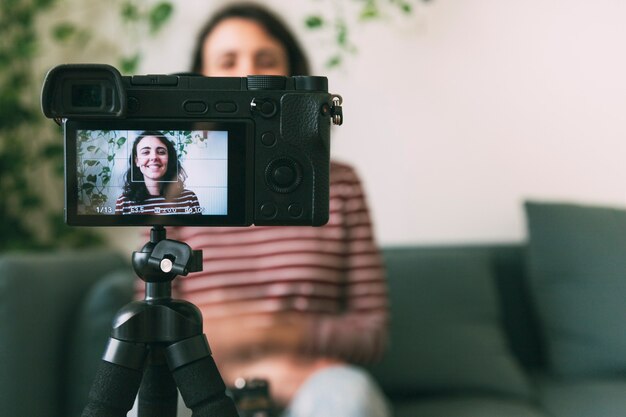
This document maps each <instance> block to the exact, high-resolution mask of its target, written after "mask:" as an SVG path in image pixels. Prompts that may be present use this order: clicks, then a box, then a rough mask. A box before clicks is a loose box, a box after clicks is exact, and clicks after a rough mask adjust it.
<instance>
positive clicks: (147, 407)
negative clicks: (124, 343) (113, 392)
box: [137, 346, 178, 417]
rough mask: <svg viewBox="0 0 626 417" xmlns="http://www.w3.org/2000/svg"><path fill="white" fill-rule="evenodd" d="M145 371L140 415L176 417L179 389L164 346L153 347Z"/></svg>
mask: <svg viewBox="0 0 626 417" xmlns="http://www.w3.org/2000/svg"><path fill="white" fill-rule="evenodd" d="M146 362H147V363H146V366H145V369H144V373H143V379H142V381H141V387H140V388H139V400H138V408H137V416H138V417H176V411H177V410H176V408H177V407H176V406H177V403H178V391H177V390H176V383H175V382H174V378H172V374H171V372H170V369H169V367H168V366H167V362H166V361H165V352H164V350H163V348H162V347H156V346H154V347H151V348H150V354H149V355H148V360H147V361H146Z"/></svg>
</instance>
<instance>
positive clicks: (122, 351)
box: [82, 338, 146, 417]
mask: <svg viewBox="0 0 626 417" xmlns="http://www.w3.org/2000/svg"><path fill="white" fill-rule="evenodd" d="M145 356H146V347H145V345H141V344H136V343H128V342H122V341H120V340H117V339H114V338H110V339H109V343H108V345H107V348H106V351H105V354H104V357H103V359H102V362H101V363H100V368H98V371H97V373H96V377H95V379H94V382H93V385H92V387H91V391H90V392H89V400H88V402H87V406H86V407H85V408H84V409H83V413H82V417H126V414H127V413H128V411H129V410H130V409H131V408H133V403H134V402H135V396H136V395H137V391H139V386H140V384H141V378H142V374H143V371H142V368H143V362H144V360H145Z"/></svg>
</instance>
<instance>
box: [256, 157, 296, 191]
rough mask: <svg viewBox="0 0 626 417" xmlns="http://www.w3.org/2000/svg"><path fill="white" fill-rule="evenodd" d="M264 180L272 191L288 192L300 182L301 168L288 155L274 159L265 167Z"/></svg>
mask: <svg viewBox="0 0 626 417" xmlns="http://www.w3.org/2000/svg"><path fill="white" fill-rule="evenodd" d="M265 182H266V183H267V185H268V187H269V188H270V189H271V190H272V191H274V192H277V193H280V194H287V193H290V192H292V191H294V190H295V189H296V188H298V185H300V183H301V182H302V168H301V167H300V164H299V163H298V162H297V161H296V160H294V159H292V158H289V157H282V158H277V159H274V160H273V161H271V162H270V163H269V164H268V165H267V167H266V168H265Z"/></svg>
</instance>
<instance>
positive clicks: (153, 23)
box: [149, 2, 174, 34]
mask: <svg viewBox="0 0 626 417" xmlns="http://www.w3.org/2000/svg"><path fill="white" fill-rule="evenodd" d="M173 10H174V8H173V7H172V4H171V3H166V2H162V3H159V4H157V5H155V6H154V7H153V8H152V9H151V10H150V14H149V22H150V32H151V33H153V34H154V33H156V32H158V31H159V29H161V27H163V25H164V24H165V23H166V22H167V21H168V20H169V18H170V16H171V15H172V11H173Z"/></svg>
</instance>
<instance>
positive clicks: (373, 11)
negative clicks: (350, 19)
mask: <svg viewBox="0 0 626 417" xmlns="http://www.w3.org/2000/svg"><path fill="white" fill-rule="evenodd" d="M378 17H380V11H379V10H378V7H377V6H376V5H375V4H373V3H372V2H368V3H367V4H366V5H365V6H364V7H363V10H361V14H359V19H361V20H373V19H376V18H378Z"/></svg>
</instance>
